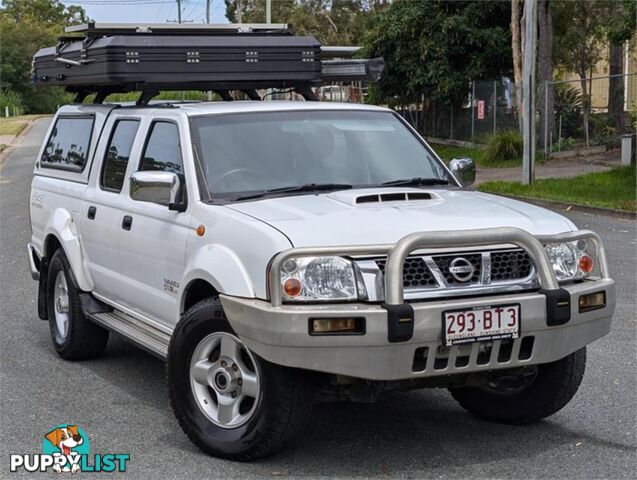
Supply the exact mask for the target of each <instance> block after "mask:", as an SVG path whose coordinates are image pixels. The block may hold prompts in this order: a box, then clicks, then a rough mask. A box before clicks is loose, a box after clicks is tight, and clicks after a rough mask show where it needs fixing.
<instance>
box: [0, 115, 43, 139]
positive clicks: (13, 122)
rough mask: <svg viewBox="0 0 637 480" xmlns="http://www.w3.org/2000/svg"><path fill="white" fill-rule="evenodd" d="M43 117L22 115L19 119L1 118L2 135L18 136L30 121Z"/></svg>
mask: <svg viewBox="0 0 637 480" xmlns="http://www.w3.org/2000/svg"><path fill="white" fill-rule="evenodd" d="M40 116H41V115H20V116H18V117H9V118H7V117H2V118H0V135H18V134H19V133H20V132H21V131H22V130H24V127H26V126H27V124H28V123H29V121H30V120H32V119H34V118H37V117H40Z"/></svg>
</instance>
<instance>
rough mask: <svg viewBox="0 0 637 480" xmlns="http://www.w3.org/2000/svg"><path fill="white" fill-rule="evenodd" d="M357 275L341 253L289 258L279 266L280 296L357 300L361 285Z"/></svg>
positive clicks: (286, 297) (309, 299) (301, 299)
mask: <svg viewBox="0 0 637 480" xmlns="http://www.w3.org/2000/svg"><path fill="white" fill-rule="evenodd" d="M356 277H357V276H356V274H355V272H354V266H353V265H352V262H350V261H349V260H347V259H345V258H342V257H299V258H291V259H289V260H287V261H286V262H285V263H284V264H283V266H282V268H281V286H282V287H283V288H282V290H283V299H284V300H287V301H317V300H356V299H358V298H359V290H360V289H362V288H364V287H362V285H360V282H357V280H356ZM365 296H366V295H365Z"/></svg>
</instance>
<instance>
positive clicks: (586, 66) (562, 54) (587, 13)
mask: <svg viewBox="0 0 637 480" xmlns="http://www.w3.org/2000/svg"><path fill="white" fill-rule="evenodd" d="M607 4H608V2H604V1H601V0H589V1H582V2H571V1H568V0H555V1H554V2H552V4H551V5H552V9H553V10H552V14H553V22H554V26H555V30H554V43H553V45H554V49H553V53H554V55H555V58H556V60H557V61H558V62H559V63H560V64H561V65H563V66H564V67H566V69H568V70H570V71H573V72H575V73H576V74H577V75H578V76H579V79H580V86H581V89H582V100H583V105H582V117H583V123H584V134H585V136H586V146H587V147H588V146H589V145H590V140H589V117H590V111H591V92H590V83H591V82H590V81H589V80H588V78H589V77H590V76H591V75H592V72H593V70H594V69H595V66H596V65H597V62H598V61H599V60H600V59H601V56H602V53H603V51H604V47H605V40H606V38H605V33H606V26H607V22H608V18H607V16H606V13H607V12H605V7H606V6H607Z"/></svg>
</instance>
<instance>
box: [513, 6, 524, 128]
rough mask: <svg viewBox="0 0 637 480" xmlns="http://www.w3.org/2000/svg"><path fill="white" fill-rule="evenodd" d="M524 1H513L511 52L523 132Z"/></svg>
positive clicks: (516, 102)
mask: <svg viewBox="0 0 637 480" xmlns="http://www.w3.org/2000/svg"><path fill="white" fill-rule="evenodd" d="M522 5H523V0H511V52H512V54H513V84H514V86H515V105H516V108H517V112H518V127H519V129H520V132H521V131H522V115H521V113H522V54H523V50H522V39H523V38H524V33H523V31H524V18H523V16H522V11H523V9H522Z"/></svg>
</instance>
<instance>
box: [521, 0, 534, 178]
mask: <svg viewBox="0 0 637 480" xmlns="http://www.w3.org/2000/svg"><path fill="white" fill-rule="evenodd" d="M524 18H525V22H526V29H525V32H524V60H523V64H522V106H523V112H522V137H523V140H524V151H523V155H522V183H524V184H525V185H532V184H533V181H534V179H535V98H534V94H535V48H536V43H537V0H526V1H525V2H524Z"/></svg>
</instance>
